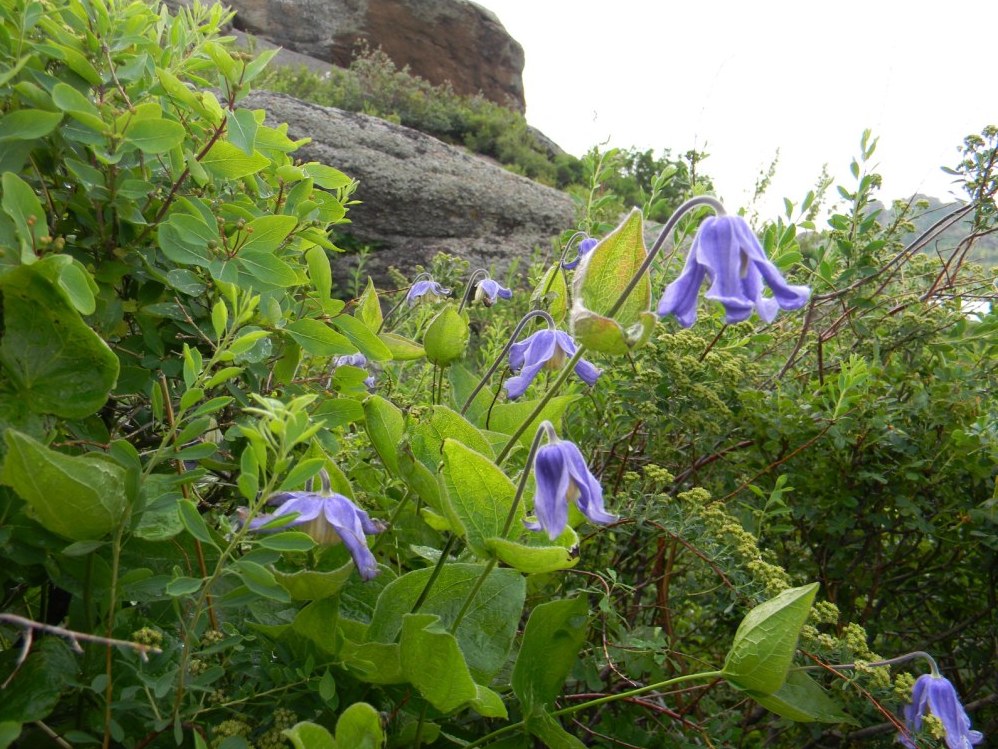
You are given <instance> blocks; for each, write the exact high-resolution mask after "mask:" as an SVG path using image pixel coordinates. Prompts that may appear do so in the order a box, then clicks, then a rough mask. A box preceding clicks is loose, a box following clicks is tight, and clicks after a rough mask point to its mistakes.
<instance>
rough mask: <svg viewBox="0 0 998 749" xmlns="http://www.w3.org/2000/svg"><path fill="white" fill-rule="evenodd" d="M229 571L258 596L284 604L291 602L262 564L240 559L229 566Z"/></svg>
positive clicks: (286, 593)
mask: <svg viewBox="0 0 998 749" xmlns="http://www.w3.org/2000/svg"><path fill="white" fill-rule="evenodd" d="M229 570H231V571H233V572H235V573H236V575H238V576H239V579H240V580H242V581H243V584H244V585H245V586H246V587H247V588H249V589H250V590H251V591H252V592H254V593H256V594H257V595H258V596H262V597H264V598H269V599H270V600H272V601H280V602H285V603H286V602H289V601H290V600H291V596H289V595H288V592H287V591H286V590H285V589H284V588H283V587H282V586H281V585H279V584H278V582H277V580H276V579H275V577H274V573H273V572H271V571H270V570H268V569H267V568H266V567H264V566H263V565H262V564H257V563H256V562H253V561H250V560H249V559H240V560H239V561H238V562H235V563H233V564H232V565H230V566H229Z"/></svg>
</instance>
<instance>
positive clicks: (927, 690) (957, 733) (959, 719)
mask: <svg viewBox="0 0 998 749" xmlns="http://www.w3.org/2000/svg"><path fill="white" fill-rule="evenodd" d="M926 712H928V713H929V714H931V715H934V716H935V717H936V718H938V719H939V720H940V722H941V723H942V724H943V730H944V731H945V732H946V734H945V740H946V746H947V747H949V749H970V748H971V747H972V746H976V745H977V744H980V743H981V742H982V741H984V734H982V733H981V732H980V731H972V730H971V729H970V718H969V717H968V716H967V711H966V710H964V709H963V705H962V704H960V697H959V695H957V693H956V688H955V687H954V686H953V684H952V683H950V680H949V679H947V678H945V677H944V676H941V675H939V674H938V673H931V674H923V675H922V676H919V677H918V680H917V681H916V682H915V686H914V688H913V689H912V690H911V704H910V705H907V706H905V708H904V720H905V723H906V724H907V725H908V728H909V730H911V731H912V732H917V731H920V730H921V729H922V716H923V715H925V714H926ZM898 741H899V742H901V744H903V745H904V746H906V747H908V748H909V749H916V746H915V744H914V742H912V740H911V739H910V738H909V737H908V736H905V735H904V734H901V735H900V736H898Z"/></svg>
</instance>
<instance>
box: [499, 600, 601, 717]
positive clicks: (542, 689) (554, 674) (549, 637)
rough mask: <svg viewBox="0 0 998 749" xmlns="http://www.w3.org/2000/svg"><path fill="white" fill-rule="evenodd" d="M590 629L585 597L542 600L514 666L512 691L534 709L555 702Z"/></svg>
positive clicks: (535, 609) (524, 636)
mask: <svg viewBox="0 0 998 749" xmlns="http://www.w3.org/2000/svg"><path fill="white" fill-rule="evenodd" d="M588 629H589V605H588V603H587V602H586V599H585V597H579V598H568V599H563V600H560V601H549V602H548V603H542V604H540V605H538V606H536V607H535V608H534V610H533V611H531V612H530V618H529V619H528V620H527V627H526V629H524V630H523V644H522V645H521V646H520V653H519V654H518V655H517V657H516V665H515V666H514V667H513V693H514V694H516V696H517V698H518V699H519V700H520V702H521V703H522V704H523V706H524V712H528V713H529V712H531V711H532V710H533V708H534V707H535V706H537V705H551V704H554V701H555V699H556V698H557V697H558V695H559V694H561V687H562V685H563V684H564V683H565V678H566V677H567V676H568V674H569V672H570V671H571V670H572V666H573V665H575V661H576V658H577V657H578V655H579V649H580V648H581V647H582V645H583V643H584V642H585V641H586V631H587V630H588Z"/></svg>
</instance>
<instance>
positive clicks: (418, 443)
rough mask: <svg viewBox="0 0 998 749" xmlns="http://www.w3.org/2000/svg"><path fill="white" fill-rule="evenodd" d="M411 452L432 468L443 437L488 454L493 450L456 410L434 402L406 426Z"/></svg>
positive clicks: (441, 447) (492, 455) (490, 454)
mask: <svg viewBox="0 0 998 749" xmlns="http://www.w3.org/2000/svg"><path fill="white" fill-rule="evenodd" d="M409 432H410V434H411V437H410V440H409V443H410V445H411V446H412V451H413V454H414V455H415V456H416V457H417V458H418V459H419V460H420V462H421V463H422V464H423V465H425V466H426V467H427V468H429V469H430V470H431V471H434V472H435V471H436V470H437V467H438V466H439V465H440V460H441V455H442V453H441V451H442V450H443V443H444V439H446V438H447V437H450V438H451V439H454V440H457V441H458V442H460V443H461V444H463V445H466V446H467V447H470V448H471V449H472V450H474V451H475V452H478V453H481V454H482V455H484V456H485V457H487V458H490V459H492V458H494V457H495V451H494V450H493V449H492V445H491V443H490V442H489V441H488V439H486V438H485V435H483V434H482V433H481V431H480V430H479V429H478V428H477V427H476V426H475V425H474V424H472V423H471V422H470V421H468V420H467V419H465V418H464V417H463V416H461V414H459V413H458V412H457V411H453V410H451V409H449V408H447V406H433V407H432V408H431V409H430V410H429V412H428V413H426V414H424V415H423V416H422V418H421V419H420V420H419V422H418V423H417V424H416V425H415V426H411V427H410V429H409Z"/></svg>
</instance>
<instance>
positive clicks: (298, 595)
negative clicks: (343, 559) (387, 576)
mask: <svg viewBox="0 0 998 749" xmlns="http://www.w3.org/2000/svg"><path fill="white" fill-rule="evenodd" d="M278 535H282V536H283V535H285V534H284V533H281V534H278ZM354 569H355V568H354V564H353V562H347V563H346V564H344V565H343V566H342V567H339V568H337V569H335V570H329V571H320V570H299V571H298V572H292V573H284V572H274V578H275V579H276V580H277V582H278V584H279V585H281V587H283V588H284V589H285V590H286V591H287V592H288V594H289V595H290V596H291V598H292V600H295V601H318V600H321V599H323V598H329V597H330V596H334V595H336V594H337V593H339V592H340V591H341V590H342V589H343V586H344V585H346V584H347V582H349V580H350V576H351V575H353V571H354Z"/></svg>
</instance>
